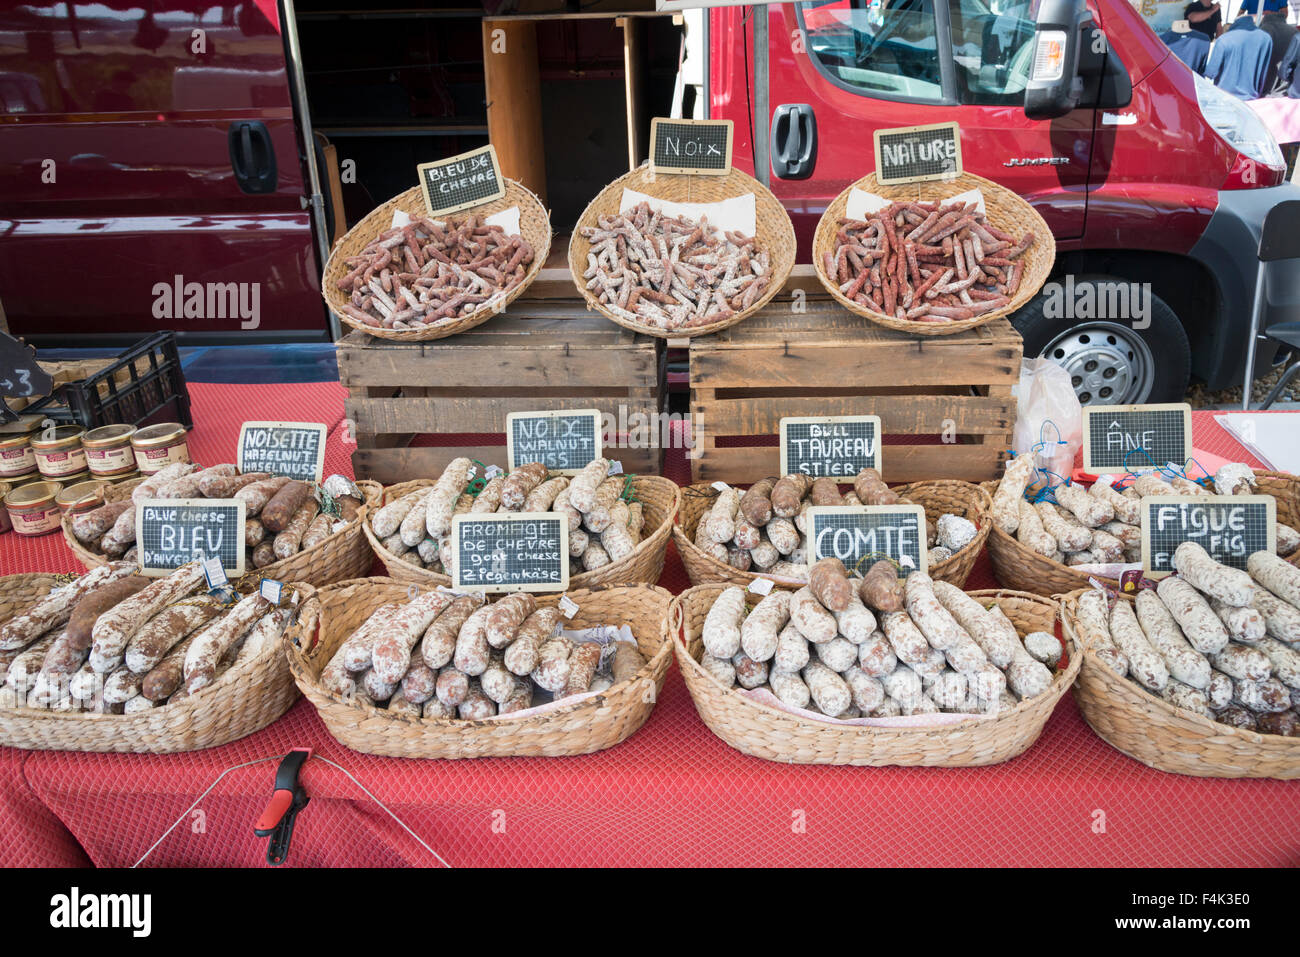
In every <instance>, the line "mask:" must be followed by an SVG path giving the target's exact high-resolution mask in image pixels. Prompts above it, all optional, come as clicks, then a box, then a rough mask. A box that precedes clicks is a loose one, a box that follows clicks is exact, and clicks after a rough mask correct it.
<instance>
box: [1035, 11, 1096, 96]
mask: <svg viewBox="0 0 1300 957" xmlns="http://www.w3.org/2000/svg"><path fill="white" fill-rule="evenodd" d="M1091 22H1092V14H1090V13H1089V12H1088V7H1087V4H1085V3H1084V0H1042V2H1041V3H1040V4H1039V6H1038V16H1037V17H1036V19H1035V28H1034V30H1035V32H1034V58H1033V63H1032V65H1031V67H1030V73H1029V82H1028V84H1027V85H1026V87H1025V115H1026V116H1027V117H1029V118H1030V119H1031V120H1053V119H1056V118H1058V117H1061V116H1065V115H1066V114H1067V113H1069V112H1070V111H1071V110H1073V109H1075V108H1076V107H1077V106H1078V105H1079V98H1080V97H1081V96H1082V95H1083V80H1082V78H1081V77H1080V76H1079V48H1080V46H1081V45H1082V43H1083V39H1084V28H1085V26H1086V25H1087V24H1089V23H1091Z"/></svg>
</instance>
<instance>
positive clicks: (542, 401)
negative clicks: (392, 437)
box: [344, 392, 662, 436]
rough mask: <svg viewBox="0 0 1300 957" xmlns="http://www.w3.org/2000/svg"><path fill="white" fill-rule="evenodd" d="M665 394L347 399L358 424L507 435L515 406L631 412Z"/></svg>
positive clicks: (645, 410) (647, 408)
mask: <svg viewBox="0 0 1300 957" xmlns="http://www.w3.org/2000/svg"><path fill="white" fill-rule="evenodd" d="M661 407H662V400H661V399H659V398H657V397H656V396H654V395H653V394H652V393H649V392H645V393H643V394H641V395H637V396H633V395H629V394H627V393H626V392H624V394H623V395H621V396H611V397H591V396H584V397H574V396H538V395H517V396H510V397H468V398H466V397H457V396H436V397H433V396H431V397H425V398H397V399H364V398H359V399H348V400H346V401H345V402H344V414H345V415H347V416H348V417H349V418H351V419H353V420H354V421H355V422H356V423H357V430H358V431H360V432H369V433H386V432H421V433H429V434H434V433H439V432H461V433H465V432H500V433H501V434H502V436H504V435H505V430H506V416H507V415H509V414H510V413H511V412H528V411H539V412H541V411H559V410H563V409H579V408H582V409H597V410H599V411H600V412H602V413H605V414H608V415H613V416H614V417H615V418H616V419H617V418H618V417H619V416H620V413H621V414H622V415H624V416H630V415H632V414H634V413H640V414H643V415H649V414H653V413H655V412H658V411H659V410H660V408H661Z"/></svg>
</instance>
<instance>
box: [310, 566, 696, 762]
mask: <svg viewBox="0 0 1300 957" xmlns="http://www.w3.org/2000/svg"><path fill="white" fill-rule="evenodd" d="M409 587H410V586H408V585H404V584H400V583H398V582H394V581H392V580H391V579H387V578H364V579H360V580H355V581H348V582H339V583H338V584H335V585H330V586H328V587H326V588H322V589H320V590H319V591H318V592H317V593H316V594H315V596H314V597H313V598H311V599H309V600H308V601H307V602H306V604H305V605H304V608H303V612H302V614H301V616H300V617H299V623H298V625H297V626H296V627H294V628H290V629H289V631H287V632H286V633H285V639H284V644H285V653H286V654H287V656H288V659H289V668H290V670H291V671H292V672H293V677H294V680H295V681H297V682H298V687H299V688H301V689H302V693H303V695H304V696H305V697H306V698H307V699H308V700H309V701H311V703H312V704H313V705H315V707H316V710H317V711H318V712H320V716H321V720H322V721H324V722H325V727H326V728H328V729H329V732H330V734H332V735H333V736H334V737H335V738H336V739H338V741H339V742H341V743H342V744H344V745H346V746H347V747H349V748H351V749H352V750H354V751H362V752H365V753H366V754H381V755H386V756H388V757H394V758H483V757H498V758H518V757H561V756H564V755H572V754H590V753H591V752H593V751H601V750H604V749H605V748H610V747H613V746H614V745H616V744H618V743H619V742H621V741H623V740H625V739H626V738H628V737H629V736H630V735H632V734H633V733H634V732H635V731H636V730H637V729H639V728H640V727H641V725H643V724H645V722H646V719H647V718H649V717H650V712H651V711H652V710H653V709H654V706H655V701H656V700H658V697H659V692H660V691H662V690H663V684H664V676H665V675H666V674H667V672H668V664H669V661H670V659H671V657H672V651H671V648H672V643H671V642H670V641H669V640H668V634H667V627H668V609H669V606H670V605H671V603H672V597H673V596H672V595H671V594H669V593H668V592H667V591H665V590H664V589H662V588H658V587H656V586H654V585H647V584H636V585H626V586H603V585H602V586H598V587H596V588H594V589H580V590H578V591H568V592H565V594H567V595H568V596H569V597H570V598H571V599H572V600H573V601H575V602H576V603H577V604H578V611H577V612H575V613H574V615H573V617H572V618H570V619H567V620H566V622H565V627H566V628H589V627H594V626H596V625H607V624H614V625H623V624H626V625H627V626H628V627H630V628H631V629H632V634H633V635H634V636H635V637H636V641H637V646H638V647H639V648H640V650H641V653H642V654H643V655H645V657H646V663H645V665H644V666H643V667H642V668H641V670H640V671H638V672H637V675H636V677H635V678H632V679H630V680H628V681H624V682H622V683H620V684H617V685H614V686H613V687H611V688H610V689H608V690H607V691H603V692H601V693H600V694H598V695H595V696H593V697H589V698H584V699H583V700H581V701H576V702H574V703H573V704H571V705H567V706H562V707H560V708H557V709H554V710H551V711H547V712H544V713H542V714H537V715H524V716H523V717H519V718H515V717H511V716H503V717H498V718H489V719H484V720H479V721H469V720H459V719H454V718H412V717H407V716H405V715H398V714H390V713H389V712H388V711H387V710H385V709H381V708H376V707H375V706H374V705H370V704H353V703H349V702H347V701H345V700H344V699H343V698H342V697H340V696H338V695H334V694H331V693H329V692H327V691H325V690H324V689H323V688H322V687H321V686H320V684H319V683H318V679H319V677H320V673H321V671H322V670H323V669H324V667H325V665H327V664H328V663H329V660H330V658H331V657H332V656H333V654H334V652H335V651H337V650H338V647H339V645H341V644H342V643H343V641H344V639H346V638H347V637H348V636H349V635H350V634H352V632H353V631H355V630H356V628H357V627H358V626H359V625H360V624H361V623H362V622H363V621H365V620H366V619H367V618H368V617H369V616H370V614H371V613H372V612H373V611H375V609H377V608H379V606H381V605H384V604H387V603H388V602H397V601H402V602H404V601H407V600H408V594H407V591H408V588H409ZM535 597H536V598H537V602H538V604H539V605H543V606H546V605H555V604H556V603H557V602H559V600H560V596H559V595H537V596H535Z"/></svg>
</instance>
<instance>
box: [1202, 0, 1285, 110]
mask: <svg viewBox="0 0 1300 957" xmlns="http://www.w3.org/2000/svg"><path fill="white" fill-rule="evenodd" d="M1272 51H1273V38H1272V37H1270V36H1269V35H1268V34H1267V33H1265V32H1264V31H1263V30H1261V29H1260V28H1259V27H1257V26H1255V18H1254V17H1252V16H1250V15H1249V14H1242V15H1241V16H1239V17H1237V19H1236V21H1235V22H1234V23H1233V24H1232V26H1231V27H1229V28H1228V29H1227V30H1225V31H1224V33H1223V36H1221V37H1219V39H1218V40H1216V41H1215V43H1214V47H1213V49H1211V50H1210V59H1209V62H1208V63H1206V65H1205V76H1206V78H1207V79H1210V80H1213V81H1214V85H1215V86H1217V87H1218V88H1219V89H1221V90H1224V91H1226V92H1228V93H1231V94H1232V95H1233V96H1235V97H1238V98H1240V99H1243V100H1257V99H1259V98H1260V96H1261V95H1262V94H1263V88H1264V74H1265V73H1266V72H1267V71H1268V58H1269V54H1270V53H1272Z"/></svg>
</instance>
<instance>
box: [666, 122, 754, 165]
mask: <svg viewBox="0 0 1300 957" xmlns="http://www.w3.org/2000/svg"><path fill="white" fill-rule="evenodd" d="M733 129H734V124H733V123H732V122H731V120H667V119H663V118H662V117H656V118H655V119H653V120H651V121H650V169H651V170H652V171H654V172H656V173H693V174H695V175H697V176H725V175H726V174H728V173H730V172H731V134H732V131H733Z"/></svg>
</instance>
